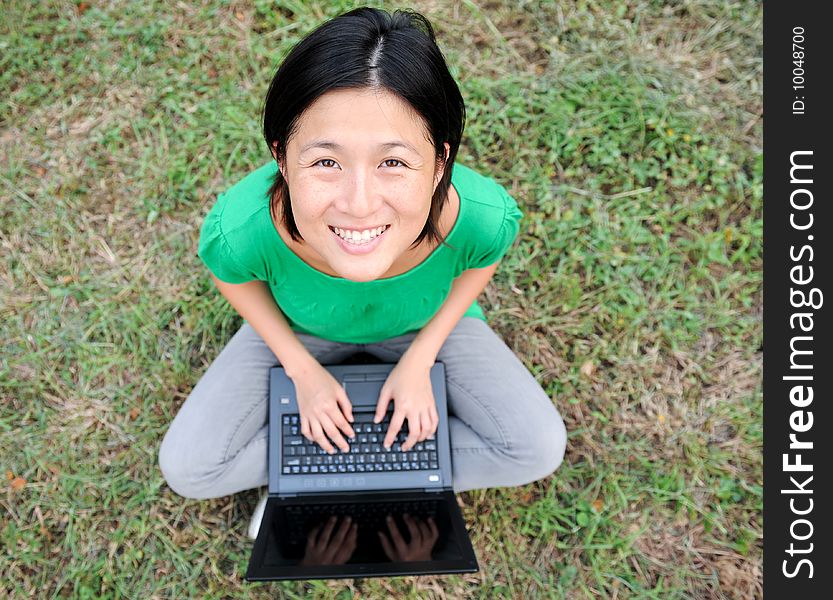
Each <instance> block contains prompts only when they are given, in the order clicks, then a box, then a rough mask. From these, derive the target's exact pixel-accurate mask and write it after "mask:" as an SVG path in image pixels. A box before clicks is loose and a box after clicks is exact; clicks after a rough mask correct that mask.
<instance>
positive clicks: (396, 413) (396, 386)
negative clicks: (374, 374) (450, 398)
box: [373, 352, 439, 452]
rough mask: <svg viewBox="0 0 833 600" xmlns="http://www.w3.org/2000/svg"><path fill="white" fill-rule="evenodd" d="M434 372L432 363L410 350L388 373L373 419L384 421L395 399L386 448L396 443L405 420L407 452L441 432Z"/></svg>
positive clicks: (404, 443)
mask: <svg viewBox="0 0 833 600" xmlns="http://www.w3.org/2000/svg"><path fill="white" fill-rule="evenodd" d="M430 373H431V367H430V366H426V365H425V363H424V362H423V361H418V360H416V359H413V358H410V357H409V355H408V353H407V352H406V353H405V354H403V355H402V358H400V359H399V362H398V363H397V364H396V366H395V367H394V368H393V370H392V371H391V372H390V374H388V378H387V380H386V381H385V384H384V385H383V386H382V392H381V394H380V395H379V402H378V403H377V404H376V415H375V416H374V418H373V421H374V422H375V423H379V422H381V420H382V418H384V416H385V412H386V411H387V409H388V404H389V403H390V401H391V400H392V399H395V401H394V405H393V417H391V422H390V427H388V433H387V435H385V440H384V442H383V445H384V446H385V448H390V446H391V444H393V441H394V440H395V439H396V434H397V433H399V430H400V429H401V428H402V424H403V423H404V422H405V419H407V420H408V439H406V440H405V442H403V444H402V451H403V452H407V451H408V450H410V449H411V448H413V447H414V444H416V443H417V442H421V441H423V440H425V439H427V438H428V437H429V436H431V435H434V433H435V432H436V431H437V424H438V423H439V416H438V415H437V403H436V401H435V400H434V392H433V390H432V389H431V375H430Z"/></svg>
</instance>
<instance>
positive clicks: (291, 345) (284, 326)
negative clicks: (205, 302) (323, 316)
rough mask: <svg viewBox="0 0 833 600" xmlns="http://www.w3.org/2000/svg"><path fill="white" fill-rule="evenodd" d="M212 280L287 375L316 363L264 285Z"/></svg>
mask: <svg viewBox="0 0 833 600" xmlns="http://www.w3.org/2000/svg"><path fill="white" fill-rule="evenodd" d="M211 279H213V280H214V285H216V286H217V289H218V290H220V293H221V294H222V295H223V297H224V298H225V299H226V300H228V302H229V304H231V305H232V306H233V307H234V309H235V310H236V311H237V312H238V313H239V314H240V316H242V317H243V318H244V319H246V321H248V323H249V325H251V326H252V328H254V330H255V331H256V332H257V333H258V335H260V337H262V338H263V341H265V342H266V345H267V346H269V349H270V350H272V352H273V353H274V354H275V356H276V357H277V358H278V360H279V361H280V363H281V365H282V366H283V368H284V369H286V374H287V376H289V377H290V378H293V377H295V376H297V375H298V374H299V373H303V372H304V371H306V370H308V369H309V366H310V365H311V362H310V361H312V362H316V361H315V357H314V356H312V354H310V353H309V351H308V350H307V349H306V347H305V346H304V345H303V344H302V343H301V340H299V339H298V337H297V336H296V335H295V332H294V331H292V329H291V328H290V327H289V323H287V321H286V317H284V316H283V313H282V312H281V310H280V308H278V305H277V304H276V303H275V299H274V298H273V297H272V293H271V292H270V291H269V286H268V285H267V284H266V282H264V281H247V282H246V283H240V284H234V283H226V282H225V281H220V280H219V279H217V278H216V277H215V276H214V274H213V273H212V274H211Z"/></svg>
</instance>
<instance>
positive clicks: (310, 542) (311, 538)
mask: <svg viewBox="0 0 833 600" xmlns="http://www.w3.org/2000/svg"><path fill="white" fill-rule="evenodd" d="M320 531H321V523H319V524H318V525H316V526H315V527H313V528H312V529H310V532H309V535H308V536H307V551H306V554H307V556H309V553H310V551H311V550H312V549H313V548H315V546H316V544H317V543H318V539H317V538H318V533H319V532H320Z"/></svg>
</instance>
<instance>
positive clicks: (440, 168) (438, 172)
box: [434, 142, 451, 190]
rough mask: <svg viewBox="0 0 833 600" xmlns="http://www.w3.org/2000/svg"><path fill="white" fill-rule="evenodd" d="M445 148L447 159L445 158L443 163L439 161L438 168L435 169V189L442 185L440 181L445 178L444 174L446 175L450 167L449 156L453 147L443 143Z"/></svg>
mask: <svg viewBox="0 0 833 600" xmlns="http://www.w3.org/2000/svg"><path fill="white" fill-rule="evenodd" d="M443 147H444V148H445V157H444V158H443V160H442V162H440V161H439V160H438V161H437V166H436V168H435V169H434V189H435V190H436V189H437V186H438V185H439V184H440V179H442V178H443V174H444V173H445V169H446V167H447V166H448V155H449V153H450V152H451V146H450V145H449V144H448V142H443Z"/></svg>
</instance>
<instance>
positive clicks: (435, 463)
mask: <svg viewBox="0 0 833 600" xmlns="http://www.w3.org/2000/svg"><path fill="white" fill-rule="evenodd" d="M429 464H430V465H431V468H432V469H439V468H440V465H439V464H437V462H436V461H434V462H431V463H429Z"/></svg>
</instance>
